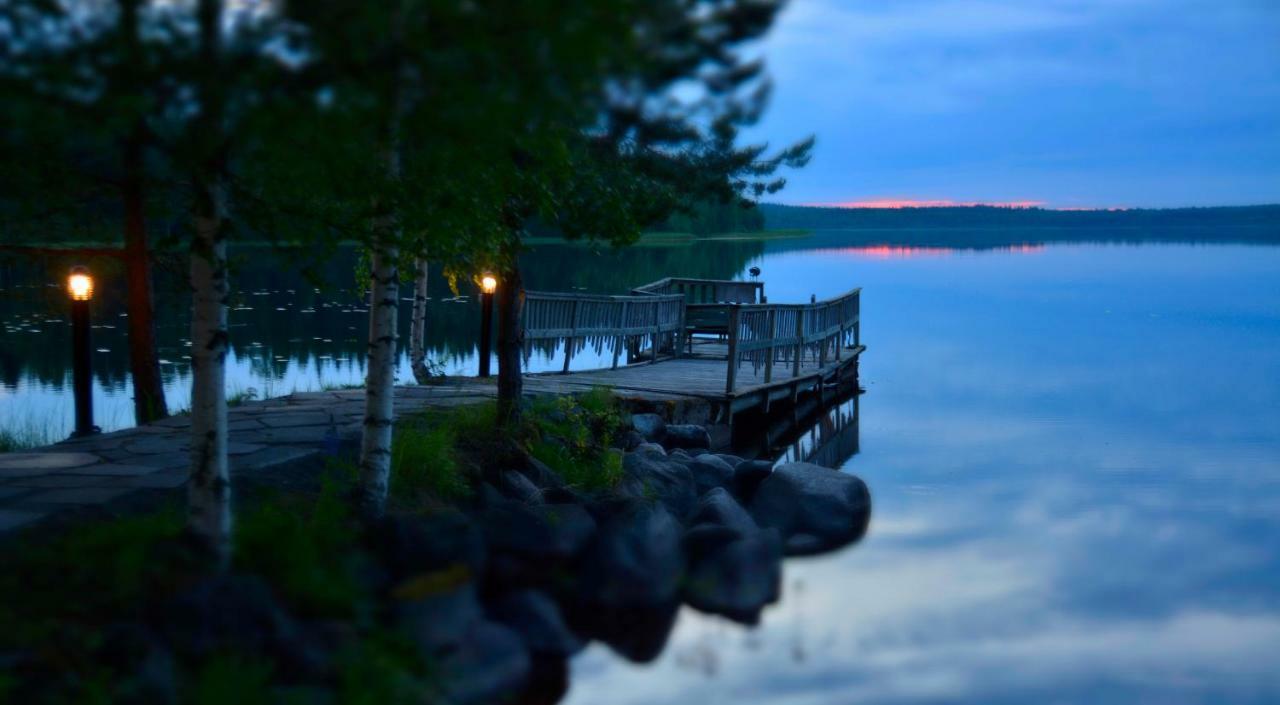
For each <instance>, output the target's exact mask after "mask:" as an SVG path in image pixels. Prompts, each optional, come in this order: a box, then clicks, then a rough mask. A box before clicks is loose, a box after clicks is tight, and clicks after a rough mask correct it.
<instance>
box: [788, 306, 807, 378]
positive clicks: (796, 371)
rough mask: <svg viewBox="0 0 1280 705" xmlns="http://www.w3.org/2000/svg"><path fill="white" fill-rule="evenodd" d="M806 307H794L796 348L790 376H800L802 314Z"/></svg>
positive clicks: (802, 340) (805, 311)
mask: <svg viewBox="0 0 1280 705" xmlns="http://www.w3.org/2000/svg"><path fill="white" fill-rule="evenodd" d="M805 313H807V310H806V309H803V308H801V309H796V349H795V352H794V353H793V355H794V357H795V359H794V360H792V361H791V376H792V377H799V376H800V358H801V357H802V356H803V355H804V316H805Z"/></svg>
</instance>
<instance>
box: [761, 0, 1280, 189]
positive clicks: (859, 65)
mask: <svg viewBox="0 0 1280 705" xmlns="http://www.w3.org/2000/svg"><path fill="white" fill-rule="evenodd" d="M1275 36H1280V4H1277V3H1273V2H1261V1H1259V0H1221V1H1217V2H1209V1H1208V0H1162V1H1160V2H1157V1H1156V0H1105V1H1104V0H1040V1H1038V2H1029V1H1028V0H906V1H899V2H891V3H889V2H876V3H873V2H869V1H860V0H859V1H850V0H793V2H792V4H791V5H790V6H789V9H788V10H786V11H785V12H784V14H783V16H782V18H781V21H780V22H779V24H778V26H777V28H776V29H775V31H774V33H773V34H772V35H771V36H770V37H769V38H768V39H767V40H766V41H765V43H764V45H763V52H764V54H765V55H766V57H767V59H768V62H769V65H770V70H771V72H772V73H773V75H774V76H775V78H776V81H777V90H776V93H775V100H774V104H773V106H772V108H771V112H770V113H769V114H768V115H767V116H766V120H765V122H764V123H763V125H762V126H761V127H760V129H759V130H758V131H757V133H758V134H757V135H754V136H759V137H763V138H765V139H770V140H772V141H775V142H782V141H786V140H790V139H793V138H795V137H798V136H802V135H804V134H807V133H808V132H816V133H817V136H818V138H819V145H818V149H817V153H816V156H815V160H814V162H813V164H812V165H811V166H810V167H809V168H808V169H806V170H802V171H800V172H798V173H796V174H795V175H794V176H793V177H792V178H791V186H789V187H788V190H787V191H786V192H784V193H783V195H782V197H783V200H785V201H786V202H791V203H806V202H842V201H847V200H857V199H860V198H866V197H867V196H868V195H870V194H876V193H885V192H900V193H929V194H937V196H936V197H937V198H938V199H953V200H957V201H997V202H998V201H1008V200H1043V201H1048V202H1050V203H1051V204H1054V205H1066V206H1110V205H1135V206H1140V205H1180V204H1199V205H1203V204H1208V203H1222V202H1231V203H1241V202H1259V201H1268V200H1280V43H1277V42H1276V41H1275V40H1274V37H1275Z"/></svg>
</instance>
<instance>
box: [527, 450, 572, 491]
mask: <svg viewBox="0 0 1280 705" xmlns="http://www.w3.org/2000/svg"><path fill="white" fill-rule="evenodd" d="M527 460H528V464H529V467H528V469H527V470H526V471H525V476H526V477H528V478H529V480H530V481H531V482H533V484H535V485H537V486H538V487H540V488H542V489H547V488H551V487H556V488H560V487H564V486H565V483H564V478H563V477H560V473H558V472H556V471H555V470H552V469H551V466H549V465H547V464H546V463H544V462H542V461H541V460H538V459H537V458H535V457H533V456H529V457H528V458H527Z"/></svg>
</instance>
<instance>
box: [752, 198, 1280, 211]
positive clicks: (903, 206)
mask: <svg viewBox="0 0 1280 705" xmlns="http://www.w3.org/2000/svg"><path fill="white" fill-rule="evenodd" d="M762 203H764V202H762ZM767 205H779V206H791V207H796V208H839V209H845V210H911V209H921V210H923V209H929V208H1008V209H1012V210H1033V209H1040V210H1047V211H1063V212H1074V211H1083V212H1122V211H1132V210H1183V209H1190V208H1257V207H1265V206H1280V203H1253V204H1243V205H1241V204H1236V205H1216V206H1053V205H1049V202H1048V201H1034V200H1023V201H956V200H951V199H916V198H868V199H860V200H852V201H825V202H808V203H768V204H767Z"/></svg>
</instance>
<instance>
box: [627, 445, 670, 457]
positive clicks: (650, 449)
mask: <svg viewBox="0 0 1280 705" xmlns="http://www.w3.org/2000/svg"><path fill="white" fill-rule="evenodd" d="M633 452H635V453H647V454H649V455H663V456H665V455H666V454H667V449H666V448H663V447H662V446H660V445H658V444H657V443H641V444H640V445H638V446H636V449H635V451H633Z"/></svg>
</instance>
